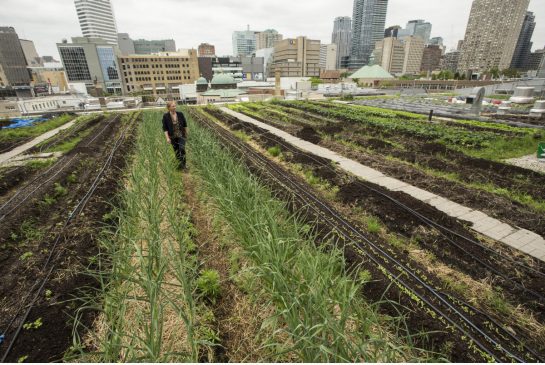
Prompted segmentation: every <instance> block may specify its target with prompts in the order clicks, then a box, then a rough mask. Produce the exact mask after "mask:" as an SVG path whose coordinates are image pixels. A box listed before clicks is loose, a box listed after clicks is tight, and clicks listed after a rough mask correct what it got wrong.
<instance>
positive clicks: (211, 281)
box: [197, 270, 220, 300]
mask: <svg viewBox="0 0 545 365" xmlns="http://www.w3.org/2000/svg"><path fill="white" fill-rule="evenodd" d="M197 288H198V289H199V291H200V292H201V294H202V295H203V297H205V298H207V299H210V300H215V299H216V298H217V297H218V296H219V295H220V274H219V272H217V271H216V270H204V271H203V272H202V273H201V275H200V276H199V278H198V279H197Z"/></svg>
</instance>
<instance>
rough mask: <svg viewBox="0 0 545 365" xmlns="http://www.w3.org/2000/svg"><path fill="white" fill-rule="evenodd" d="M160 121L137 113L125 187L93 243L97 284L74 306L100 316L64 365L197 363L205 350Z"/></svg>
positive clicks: (178, 192) (175, 175) (194, 269)
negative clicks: (83, 364) (74, 364)
mask: <svg viewBox="0 0 545 365" xmlns="http://www.w3.org/2000/svg"><path fill="white" fill-rule="evenodd" d="M160 117H161V115H160V113H157V112H155V113H154V112H151V113H144V121H143V123H141V124H140V125H139V128H138V138H137V142H136V146H135V153H134V156H133V157H132V163H131V165H130V168H129V170H128V172H127V175H126V183H125V186H126V189H125V190H124V191H123V192H122V193H121V194H120V197H119V200H120V202H121V204H120V207H119V208H118V209H115V210H114V212H113V213H112V214H110V216H112V217H114V218H115V219H114V221H115V222H116V224H115V226H114V227H113V228H112V230H111V232H108V233H105V234H104V237H103V240H102V243H101V251H102V254H101V255H100V256H99V258H98V265H99V270H98V272H95V273H94V275H95V276H96V277H97V279H98V280H99V282H100V284H101V287H100V290H99V293H98V296H95V295H92V296H91V297H90V298H88V300H89V302H88V303H87V304H86V305H85V306H83V307H82V309H81V313H83V312H84V311H85V310H87V309H89V308H91V309H94V310H97V311H99V312H100V313H101V315H100V316H99V317H98V320H97V321H96V322H95V325H94V328H92V329H90V331H88V333H87V335H86V337H85V338H79V337H77V336H76V338H75V344H74V346H73V348H72V351H71V354H70V356H68V357H67V359H68V360H73V359H77V360H79V361H89V360H91V361H92V362H198V361H199V358H200V355H201V353H202V350H203V347H208V346H209V345H210V343H209V341H208V338H207V337H206V336H204V335H203V334H206V333H210V331H207V330H203V328H204V329H206V325H207V324H206V321H205V320H203V319H202V317H201V315H200V314H201V313H205V310H204V309H202V308H201V305H200V304H199V303H198V302H197V300H196V298H197V296H198V294H197V289H196V288H197V285H196V280H197V274H198V263H197V260H196V258H195V255H194V250H195V244H194V243H193V241H192V238H191V232H192V230H193V227H192V225H191V222H190V219H189V212H187V210H186V209H185V207H184V205H183V202H182V198H183V196H182V194H183V186H182V183H181V179H180V175H179V172H178V171H177V161H176V158H175V156H174V154H173V152H172V148H171V147H170V146H169V145H167V144H166V143H165V140H164V134H163V131H162V129H161V128H160V123H159V122H158V121H160ZM158 123H159V124H158ZM75 332H77V331H75ZM203 336H204V337H203Z"/></svg>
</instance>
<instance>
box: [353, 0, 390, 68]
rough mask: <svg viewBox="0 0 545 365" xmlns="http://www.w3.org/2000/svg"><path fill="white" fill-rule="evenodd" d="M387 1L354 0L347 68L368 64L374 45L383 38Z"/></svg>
mask: <svg viewBox="0 0 545 365" xmlns="http://www.w3.org/2000/svg"><path fill="white" fill-rule="evenodd" d="M387 8H388V0H354V8H353V16H352V44H351V47H350V62H349V68H350V69H352V70H354V69H359V68H361V67H363V66H365V65H367V64H368V63H369V57H370V56H371V53H372V52H373V49H374V48H375V44H376V43H377V42H378V41H380V40H381V39H383V38H384V24H385V22H386V11H387Z"/></svg>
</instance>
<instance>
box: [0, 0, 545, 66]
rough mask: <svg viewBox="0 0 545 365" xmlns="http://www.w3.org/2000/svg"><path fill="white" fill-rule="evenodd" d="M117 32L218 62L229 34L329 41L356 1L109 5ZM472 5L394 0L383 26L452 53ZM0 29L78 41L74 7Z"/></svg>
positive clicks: (9, 20) (31, 15) (35, 10)
mask: <svg viewBox="0 0 545 365" xmlns="http://www.w3.org/2000/svg"><path fill="white" fill-rule="evenodd" d="M112 1H113V6H114V12H115V15H116V20H117V28H118V31H119V32H122V33H129V34H130V36H131V38H133V39H137V38H145V39H164V38H173V39H174V40H175V41H176V46H177V47H178V48H196V47H197V46H198V45H199V43H201V42H208V43H212V44H214V45H215V46H216V53H218V54H219V55H224V54H231V53H232V47H231V34H232V32H233V31H234V30H244V29H246V26H247V24H249V25H250V28H251V29H252V30H264V29H268V28H274V29H276V30H278V31H279V32H280V33H282V34H284V36H285V37H294V36H298V35H306V36H308V37H310V38H313V39H320V40H321V41H322V42H327V43H329V42H331V31H332V30H333V19H334V18H335V17H336V16H343V15H347V16H352V4H353V0H336V1H331V0H328V1H325V0H275V1H268V0H253V1H251V0H231V1H228V2H222V1H221V2H220V1H219V0H154V1H142V0H140V1H136V0H112ZM471 3H472V0H390V1H389V4H388V16H387V19H386V26H390V25H396V24H397V25H401V26H405V24H406V23H407V21H408V20H411V19H425V20H427V21H429V22H431V23H432V25H433V29H432V37H435V36H442V37H443V38H444V39H445V43H446V45H447V46H448V48H452V47H455V46H456V43H457V42H458V40H459V39H463V37H464V33H465V28H466V25H467V20H468V17H469V12H470V8H471ZM544 5H545V0H531V2H530V9H529V10H530V11H533V12H534V13H535V14H536V22H537V26H536V30H535V32H534V36H533V39H532V40H533V42H534V45H533V49H536V48H542V47H544V46H545V10H543V9H545V6H544ZM1 8H2V10H1V11H0V25H2V26H4V25H5V26H13V27H15V29H16V31H17V32H18V34H19V37H21V38H24V39H30V40H33V41H34V43H35V45H36V48H37V50H38V53H39V54H40V55H53V56H55V57H56V58H58V52H57V49H56V46H55V43H57V42H60V41H61V39H62V38H68V39H70V37H74V36H80V35H81V32H80V28H79V24H78V20H77V17H76V10H75V6H74V2H73V0H41V1H37V0H1Z"/></svg>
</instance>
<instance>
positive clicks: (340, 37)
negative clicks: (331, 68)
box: [331, 16, 352, 69]
mask: <svg viewBox="0 0 545 365" xmlns="http://www.w3.org/2000/svg"><path fill="white" fill-rule="evenodd" d="M351 42H352V19H351V18H350V17H349V16H340V17H337V18H335V22H334V23H333V34H332V35H331V43H333V44H336V45H337V61H336V65H335V66H336V68H337V69H340V68H341V67H342V59H343V57H348V56H350V44H351Z"/></svg>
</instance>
